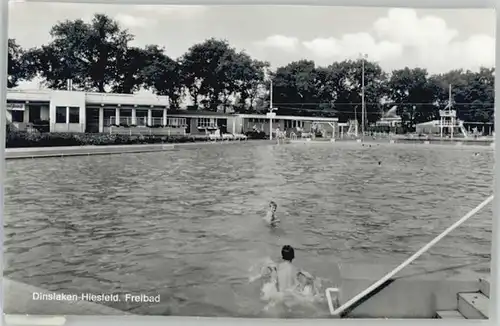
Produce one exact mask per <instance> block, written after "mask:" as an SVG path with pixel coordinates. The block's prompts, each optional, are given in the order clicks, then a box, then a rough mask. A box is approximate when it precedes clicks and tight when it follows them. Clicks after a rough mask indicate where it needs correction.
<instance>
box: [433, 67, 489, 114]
mask: <svg viewBox="0 0 500 326" xmlns="http://www.w3.org/2000/svg"><path fill="white" fill-rule="evenodd" d="M494 73H495V70H494V69H493V68H481V69H480V70H479V71H478V72H472V71H463V70H453V71H450V72H448V73H445V74H441V75H436V76H433V80H434V81H435V83H436V84H437V85H438V89H437V91H436V93H437V96H438V98H439V103H440V105H441V106H444V105H446V104H447V103H448V97H449V94H448V93H449V87H450V85H451V92H452V100H453V103H452V104H453V108H454V109H455V110H457V116H458V118H459V119H461V120H464V121H473V122H493V120H494V119H493V111H494V109H493V108H494V99H495V96H494V80H495V77H494Z"/></svg>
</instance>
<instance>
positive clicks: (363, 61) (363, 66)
mask: <svg viewBox="0 0 500 326" xmlns="http://www.w3.org/2000/svg"><path fill="white" fill-rule="evenodd" d="M361 60H362V61H361V64H362V69H361V138H362V139H363V140H364V139H365V57H364V56H363V58H362V59H361Z"/></svg>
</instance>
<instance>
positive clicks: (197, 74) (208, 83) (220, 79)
mask: <svg viewBox="0 0 500 326" xmlns="http://www.w3.org/2000/svg"><path fill="white" fill-rule="evenodd" d="M235 55H236V52H235V50H234V49H233V48H231V47H230V46H229V43H228V42H227V41H221V40H216V39H214V38H211V39H208V40H206V41H205V42H203V43H199V44H195V45H194V46H192V47H191V48H189V50H188V51H187V53H185V54H184V55H183V56H182V58H181V60H180V61H181V67H182V79H183V82H184V85H185V86H186V88H187V90H188V93H189V95H190V96H191V98H192V100H193V103H194V105H195V106H198V105H200V104H203V105H204V106H205V107H206V108H207V109H209V110H212V111H216V110H217V107H218V105H219V97H220V95H221V93H222V91H223V89H224V84H225V83H226V79H227V76H225V74H224V73H225V70H224V68H225V66H227V65H228V64H230V58H234V56H235Z"/></svg>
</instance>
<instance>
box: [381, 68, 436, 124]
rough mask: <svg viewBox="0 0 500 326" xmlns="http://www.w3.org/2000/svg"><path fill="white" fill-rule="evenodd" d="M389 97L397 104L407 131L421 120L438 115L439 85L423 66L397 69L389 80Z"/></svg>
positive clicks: (434, 117)
mask: <svg viewBox="0 0 500 326" xmlns="http://www.w3.org/2000/svg"><path fill="white" fill-rule="evenodd" d="M388 89H389V90H390V91H389V97H390V99H391V100H392V101H393V102H394V105H396V106H397V108H398V109H397V114H398V115H399V116H400V117H401V119H402V124H403V128H404V129H405V131H412V130H414V128H415V125H416V124H418V123H421V122H425V121H430V120H434V119H436V118H437V117H438V113H439V110H438V107H437V100H438V97H437V95H438V94H437V92H438V90H439V86H438V85H436V84H435V82H433V81H432V80H431V79H429V74H428V72H427V70H425V69H421V68H414V69H410V68H408V67H406V68H404V69H399V70H395V71H393V72H392V74H391V77H390V79H389V82H388Z"/></svg>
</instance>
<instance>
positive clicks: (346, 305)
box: [327, 195, 494, 315]
mask: <svg viewBox="0 0 500 326" xmlns="http://www.w3.org/2000/svg"><path fill="white" fill-rule="evenodd" d="M493 198H494V196H493V195H491V196H489V197H488V198H487V199H486V200H484V201H483V202H482V203H481V204H479V205H477V206H476V207H475V208H474V209H472V210H471V211H470V212H469V213H467V214H465V215H464V216H463V217H462V218H461V219H459V220H458V221H456V222H455V223H453V224H452V225H451V226H450V227H449V228H447V229H446V230H444V231H443V232H442V233H441V234H439V235H438V236H437V237H435V238H434V239H432V240H431V241H430V242H429V243H427V244H426V245H425V246H423V247H422V248H421V249H420V250H418V251H417V252H416V253H415V254H413V255H412V256H411V257H410V258H408V259H407V260H405V261H404V262H403V263H401V264H400V265H399V266H397V267H396V268H394V269H393V270H392V271H391V272H389V273H387V274H386V275H384V276H383V277H382V278H381V279H379V280H378V281H377V282H375V283H373V284H372V285H370V286H369V287H368V288H366V289H365V290H364V291H362V292H361V293H359V294H358V295H356V296H354V297H353V298H352V299H350V300H349V301H347V302H346V303H344V304H343V305H341V306H340V307H339V308H337V309H336V310H334V311H332V309H330V313H331V314H332V315H340V314H341V313H342V312H344V311H345V310H347V309H349V308H350V307H351V306H352V305H354V304H355V303H357V302H358V301H359V300H361V299H363V298H364V297H365V296H367V295H369V294H371V293H372V292H373V291H375V290H376V289H377V288H379V287H380V286H381V285H382V284H384V283H386V282H387V281H389V280H390V279H391V277H393V276H394V275H396V274H397V273H399V272H400V271H401V270H402V269H404V268H405V267H406V266H408V265H410V264H411V263H412V262H413V261H415V260H416V259H417V258H418V257H420V256H421V255H422V254H424V253H425V252H426V251H428V250H429V249H430V248H432V247H433V246H434V245H435V244H436V243H438V242H439V241H441V239H443V238H444V237H445V236H447V235H448V234H449V233H450V232H451V231H453V230H455V229H456V228H457V227H459V226H460V225H461V224H463V223H464V222H465V221H467V220H468V219H469V218H471V217H472V216H474V215H476V214H477V213H478V212H479V211H480V210H482V209H483V208H484V207H485V206H486V205H488V204H489V203H490V202H491V201H492V200H493ZM327 291H328V292H329V289H327ZM327 297H328V295H327ZM328 306H329V307H331V306H332V304H331V303H330V302H329V303H328Z"/></svg>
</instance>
